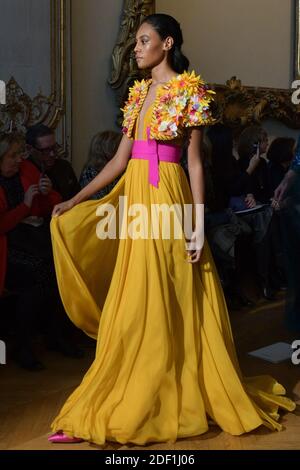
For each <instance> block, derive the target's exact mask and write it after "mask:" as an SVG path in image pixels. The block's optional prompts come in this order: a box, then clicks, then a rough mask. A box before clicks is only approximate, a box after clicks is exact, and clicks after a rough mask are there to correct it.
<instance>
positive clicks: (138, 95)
mask: <svg viewBox="0 0 300 470" xmlns="http://www.w3.org/2000/svg"><path fill="white" fill-rule="evenodd" d="M151 82H152V80H141V81H136V82H135V83H134V85H133V87H132V88H130V92H129V97H128V100H127V102H126V104H125V106H124V108H123V110H122V111H123V113H124V120H123V129H122V130H123V133H124V134H126V135H127V137H129V138H133V137H134V136H133V129H134V126H135V124H136V121H137V118H138V116H139V113H140V110H141V109H142V106H143V103H144V101H145V98H146V96H147V93H148V89H149V86H150V84H151ZM213 95H214V91H212V90H210V89H209V88H208V87H207V85H206V84H205V83H204V81H203V80H202V79H201V78H200V76H196V75H195V72H194V71H193V72H191V73H189V72H184V73H183V74H181V75H177V76H176V77H174V78H172V79H171V80H169V81H168V82H167V83H166V84H165V85H161V86H159V87H158V89H157V91H156V98H155V101H154V103H153V105H152V106H151V118H150V138H151V139H155V140H173V139H178V138H181V137H183V134H184V128H186V127H195V126H203V125H209V124H212V123H213V122H214V119H213V118H212V115H211V111H210V103H211V101H212V100H213Z"/></svg>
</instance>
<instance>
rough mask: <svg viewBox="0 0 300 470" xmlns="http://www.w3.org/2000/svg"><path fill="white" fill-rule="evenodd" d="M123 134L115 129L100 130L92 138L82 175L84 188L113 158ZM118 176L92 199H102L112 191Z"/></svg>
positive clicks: (81, 183)
mask: <svg viewBox="0 0 300 470" xmlns="http://www.w3.org/2000/svg"><path fill="white" fill-rule="evenodd" d="M121 138H122V134H120V133H118V132H114V131H104V132H98V133H97V134H96V135H94V137H93V138H92V142H91V145H90V150H89V157H88V161H87V162H86V164H85V165H84V168H83V170H82V173H81V175H80V179H79V184H80V186H81V187H82V188H84V187H85V186H87V185H88V184H89V183H90V182H91V181H92V180H93V179H94V178H96V176H97V175H98V173H100V171H101V170H103V168H104V167H105V165H106V164H107V163H108V162H109V161H110V160H111V159H112V158H113V156H114V155H115V153H116V151H117V150H118V146H119V144H120V141H121ZM117 182H118V178H117V179H116V180H115V181H113V182H112V183H110V184H109V185H108V186H107V187H105V188H102V189H100V191H98V192H97V193H96V194H94V195H93V196H91V198H90V199H101V198H102V197H104V196H106V195H107V194H109V193H110V191H111V190H112V189H113V187H114V186H115V185H116V184H117Z"/></svg>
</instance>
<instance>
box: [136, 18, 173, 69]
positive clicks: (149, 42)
mask: <svg viewBox="0 0 300 470" xmlns="http://www.w3.org/2000/svg"><path fill="white" fill-rule="evenodd" d="M172 45H173V39H172V38H170V37H168V38H166V39H164V40H162V39H161V37H160V35H159V34H158V33H157V32H156V31H155V29H153V27H152V26H151V25H150V24H147V23H143V24H142V25H141V26H140V27H139V29H138V32H137V34H136V46H135V48H134V52H135V58H136V62H137V65H138V67H139V68H140V69H148V68H149V69H151V68H153V67H155V66H156V65H158V64H160V63H161V62H162V61H163V60H164V59H166V58H167V55H168V51H169V50H170V49H171V47H172Z"/></svg>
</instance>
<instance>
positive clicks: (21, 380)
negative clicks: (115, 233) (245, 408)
mask: <svg viewBox="0 0 300 470" xmlns="http://www.w3.org/2000/svg"><path fill="white" fill-rule="evenodd" d="M282 316H283V300H281V301H277V302H274V303H270V302H266V301H260V302H259V303H258V305H257V307H256V308H255V309H253V310H251V311H250V310H247V309H243V310H241V311H238V312H232V313H231V319H232V327H233V331H234V336H235V340H236V345H237V349H238V353H239V358H240V363H241V367H242V370H243V372H244V375H259V374H271V375H273V376H275V377H276V378H277V379H278V380H279V381H280V382H281V383H283V384H284V385H285V387H286V388H287V391H288V395H289V396H290V397H293V398H294V399H295V400H296V401H297V403H298V404H300V400H299V397H300V365H299V366H294V365H292V363H291V362H289V361H288V362H283V363H280V364H270V363H268V362H265V361H262V360H259V359H254V358H251V357H249V356H247V352H248V351H251V350H253V349H256V348H259V347H262V346H266V345H268V344H271V343H273V342H276V341H291V340H294V339H300V338H295V337H293V335H289V334H288V333H287V332H286V331H285V329H284V327H283V322H282ZM84 347H85V349H86V357H85V358H84V359H77V360H76V359H67V358H64V357H62V356H61V355H59V354H58V353H49V352H44V353H43V357H42V360H43V362H44V363H45V364H46V366H47V369H46V370H44V371H41V372H27V371H24V370H22V369H20V368H18V367H17V366H16V365H15V364H14V363H13V362H10V361H9V363H8V364H7V365H5V366H0V374H1V378H0V449H34V450H38V449H47V450H51V449H55V450H58V449H59V450H63V449H68V450H70V448H71V449H72V450H97V449H100V447H97V446H95V445H91V444H89V443H81V444H72V445H53V444H50V443H48V441H47V435H48V434H49V425H50V423H51V421H52V419H53V418H54V417H55V415H56V414H57V412H58V410H59V409H60V407H61V406H62V404H63V403H64V401H65V399H66V398H67V396H68V395H69V394H70V392H71V391H72V390H73V388H74V387H75V386H76V385H77V384H78V383H79V381H80V380H81V378H82V376H83V374H84V372H85V371H86V370H87V368H88V366H89V364H90V362H91V360H92V357H93V343H89V342H87V343H84ZM282 423H283V424H284V426H285V429H284V431H282V432H274V433H273V432H270V431H269V430H268V429H266V428H263V427H261V428H260V429H258V430H256V431H255V432H251V433H249V434H247V435H243V436H241V437H232V436H230V435H229V434H226V433H224V432H222V431H221V430H220V429H219V428H218V427H216V426H214V425H212V426H211V428H210V430H209V432H207V433H206V434H204V435H202V436H199V437H195V438H191V439H185V440H179V441H177V442H176V443H175V444H171V443H165V444H155V445H149V446H147V449H157V450H163V449H165V450H173V449H187V450H195V449H210V450H213V449H300V412H299V406H298V410H297V411H296V412H295V413H293V414H291V413H287V414H285V415H284V416H283V417H282ZM103 448H104V449H107V450H109V449H115V450H117V449H118V450H122V449H128V448H130V449H137V448H138V447H135V446H121V445H117V444H109V443H108V444H106V445H105V446H103V447H102V449H103Z"/></svg>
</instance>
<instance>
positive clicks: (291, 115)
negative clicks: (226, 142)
mask: <svg viewBox="0 0 300 470" xmlns="http://www.w3.org/2000/svg"><path fill="white" fill-rule="evenodd" d="M211 86H212V88H213V89H214V90H215V91H216V98H215V106H214V115H215V117H216V119H217V120H218V121H219V122H223V123H224V124H226V125H229V126H232V127H236V126H237V127H244V126H246V125H249V124H253V123H259V122H261V121H263V120H264V119H277V120H279V121H281V122H283V123H284V124H285V125H286V126H288V127H291V128H293V129H299V128H300V105H295V104H293V103H292V100H291V95H292V91H293V90H288V89H278V88H263V87H251V86H243V85H242V83H241V81H240V80H238V79H237V78H236V77H232V78H231V79H230V80H227V82H226V85H211Z"/></svg>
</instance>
